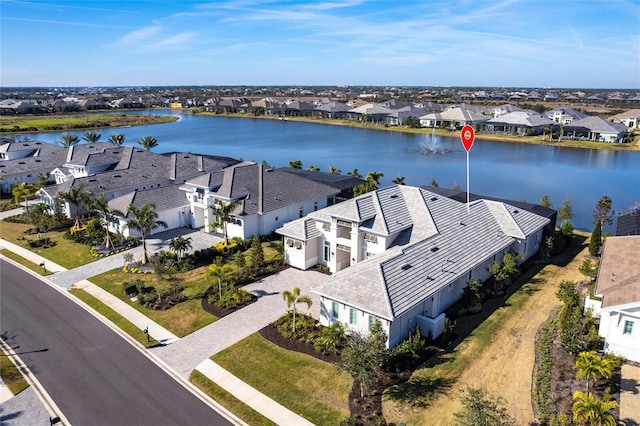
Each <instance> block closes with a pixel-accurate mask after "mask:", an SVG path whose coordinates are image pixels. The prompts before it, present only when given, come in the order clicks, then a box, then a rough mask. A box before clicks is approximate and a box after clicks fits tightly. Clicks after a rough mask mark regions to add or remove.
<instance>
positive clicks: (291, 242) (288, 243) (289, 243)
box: [286, 238, 293, 247]
mask: <svg viewBox="0 0 640 426" xmlns="http://www.w3.org/2000/svg"><path fill="white" fill-rule="evenodd" d="M286 244H287V246H289V247H293V240H292V239H291V238H287V242H286Z"/></svg>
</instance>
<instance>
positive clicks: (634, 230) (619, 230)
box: [616, 204, 640, 236]
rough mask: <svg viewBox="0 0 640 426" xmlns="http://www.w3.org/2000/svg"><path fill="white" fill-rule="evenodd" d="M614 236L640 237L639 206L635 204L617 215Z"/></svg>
mask: <svg viewBox="0 0 640 426" xmlns="http://www.w3.org/2000/svg"><path fill="white" fill-rule="evenodd" d="M616 235H617V236H623V235H640V206H638V205H637V204H636V205H635V206H633V207H632V208H631V209H629V210H627V211H626V212H624V213H620V214H619V215H618V218H617V220H616Z"/></svg>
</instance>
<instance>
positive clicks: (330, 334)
mask: <svg viewBox="0 0 640 426" xmlns="http://www.w3.org/2000/svg"><path fill="white" fill-rule="evenodd" d="M346 337H347V335H346V333H345V330H344V325H342V323H341V322H340V321H336V322H334V323H333V324H331V325H329V326H328V327H325V328H323V329H322V334H321V335H320V337H318V338H317V339H316V340H315V342H314V346H315V348H316V350H317V351H319V352H322V353H327V352H328V353H332V354H334V355H336V354H337V353H338V348H340V347H341V346H342V345H343V344H344V341H345V339H346Z"/></svg>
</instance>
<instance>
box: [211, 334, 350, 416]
mask: <svg viewBox="0 0 640 426" xmlns="http://www.w3.org/2000/svg"><path fill="white" fill-rule="evenodd" d="M211 359H212V360H213V361H214V362H216V363H218V364H219V365H220V366H222V367H223V368H225V369H226V370H228V371H229V372H231V374H233V375H235V376H236V377H238V378H239V379H240V380H243V381H244V382H246V383H247V384H249V385H250V386H252V387H254V388H255V389H257V390H258V391H260V392H262V393H264V394H265V395H267V396H268V397H270V398H272V399H273V400H275V401H276V402H278V403H280V404H282V405H283V406H285V407H287V408H288V409H290V410H291V411H293V412H295V413H297V414H299V415H301V416H302V417H304V418H306V419H307V420H309V421H311V422H313V423H315V424H317V425H337V424H340V423H342V422H343V421H345V420H346V419H348V417H349V391H350V390H351V387H352V386H353V380H352V379H351V376H349V375H348V374H347V373H343V374H338V370H337V368H336V366H335V365H333V364H329V363H327V362H324V361H320V360H318V359H316V358H314V357H311V356H309V355H305V354H301V353H297V352H292V351H288V350H285V349H282V348H280V347H278V346H276V345H274V344H273V343H271V342H269V341H268V340H266V339H265V338H263V337H262V336H261V335H260V334H258V333H255V334H252V335H251V336H249V337H247V338H245V339H243V340H241V341H240V342H238V343H236V344H235V345H233V346H231V347H229V348H227V349H225V350H223V351H222V352H219V353H218V354H216V355H214V356H213V357H212V358H211Z"/></svg>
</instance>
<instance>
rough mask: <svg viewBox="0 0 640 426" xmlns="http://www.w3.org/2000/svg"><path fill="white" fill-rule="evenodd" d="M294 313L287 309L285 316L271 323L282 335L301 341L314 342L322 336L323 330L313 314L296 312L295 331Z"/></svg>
mask: <svg viewBox="0 0 640 426" xmlns="http://www.w3.org/2000/svg"><path fill="white" fill-rule="evenodd" d="M292 316H293V313H292V312H291V311H287V313H285V314H284V315H283V316H281V317H280V318H278V319H277V320H275V321H274V322H272V323H271V326H272V327H274V328H275V329H276V330H278V332H280V334H282V337H284V338H286V339H293V340H300V341H301V342H306V343H314V342H315V340H316V339H317V338H318V337H320V336H321V333H322V332H321V330H320V328H319V327H318V325H317V321H316V320H315V318H313V317H312V316H311V315H307V314H300V313H297V314H296V332H295V333H294V332H293V327H292V325H293V318H292Z"/></svg>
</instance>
